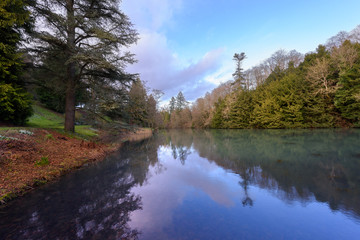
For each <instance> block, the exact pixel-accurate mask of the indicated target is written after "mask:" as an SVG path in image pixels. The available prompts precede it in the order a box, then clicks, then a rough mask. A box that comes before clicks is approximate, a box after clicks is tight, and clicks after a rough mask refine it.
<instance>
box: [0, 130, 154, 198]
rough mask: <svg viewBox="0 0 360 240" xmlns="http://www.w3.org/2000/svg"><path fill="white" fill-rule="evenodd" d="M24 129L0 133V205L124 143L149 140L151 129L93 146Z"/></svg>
mask: <svg viewBox="0 0 360 240" xmlns="http://www.w3.org/2000/svg"><path fill="white" fill-rule="evenodd" d="M24 129H26V130H24ZM24 129H19V130H18V129H10V130H5V131H1V132H0V205H5V204H7V203H8V202H9V201H11V200H13V199H15V198H17V197H19V196H23V195H25V194H26V193H28V192H30V191H32V190H33V189H36V188H37V187H39V186H42V185H44V184H46V183H49V182H53V181H56V180H57V179H59V178H60V177H61V176H64V175H66V174H68V173H71V172H72V171H74V170H76V169H79V168H81V167H84V166H86V165H87V164H91V163H96V162H101V161H102V160H104V159H105V158H106V156H107V155H108V154H110V153H111V152H114V151H116V150H118V149H119V148H121V147H122V145H123V143H124V142H126V141H139V140H142V139H146V138H149V137H151V136H152V130H151V129H145V128H139V129H137V130H135V131H134V132H130V131H128V132H126V133H122V134H121V135H120V136H119V137H118V138H116V139H114V141H111V142H104V141H101V140H100V141H99V142H95V141H91V140H90V141H88V140H85V139H79V138H75V137H73V136H69V135H67V134H63V133H59V132H57V131H55V130H52V129H41V128H40V129H31V128H24Z"/></svg>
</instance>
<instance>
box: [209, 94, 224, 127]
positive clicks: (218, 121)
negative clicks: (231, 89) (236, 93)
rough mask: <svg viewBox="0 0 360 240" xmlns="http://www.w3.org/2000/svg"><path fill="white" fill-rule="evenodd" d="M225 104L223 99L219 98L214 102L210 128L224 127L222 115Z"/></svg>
mask: <svg viewBox="0 0 360 240" xmlns="http://www.w3.org/2000/svg"><path fill="white" fill-rule="evenodd" d="M225 106H226V104H225V100H224V99H221V98H220V99H219V100H218V101H217V103H215V113H214V116H213V118H212V121H211V124H210V127H211V128H224V124H223V116H222V115H223V111H224V109H225Z"/></svg>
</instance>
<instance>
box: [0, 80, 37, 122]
mask: <svg viewBox="0 0 360 240" xmlns="http://www.w3.org/2000/svg"><path fill="white" fill-rule="evenodd" d="M32 113H33V110H32V108H31V96H30V95H29V94H28V93H27V92H25V90H23V89H21V88H16V87H13V85H11V84H5V83H0V121H4V122H10V123H13V124H15V125H21V124H24V123H25V122H26V120H27V118H28V117H30V116H31V115H32Z"/></svg>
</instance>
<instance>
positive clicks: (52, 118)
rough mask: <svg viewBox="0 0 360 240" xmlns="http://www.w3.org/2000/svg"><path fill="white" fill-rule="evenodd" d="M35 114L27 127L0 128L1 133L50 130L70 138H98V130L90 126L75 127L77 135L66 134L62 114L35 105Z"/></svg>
mask: <svg viewBox="0 0 360 240" xmlns="http://www.w3.org/2000/svg"><path fill="white" fill-rule="evenodd" d="M33 109H34V114H33V115H32V116H31V117H30V118H29V120H28V122H27V124H26V126H25V127H0V133H1V132H6V131H8V130H12V129H14V130H17V129H24V128H30V129H31V128H48V129H54V130H56V131H58V132H61V133H64V134H66V135H68V136H70V137H77V138H85V139H90V138H93V137H95V136H97V135H98V134H97V130H96V129H93V128H92V127H91V126H90V125H77V126H75V133H65V131H64V117H63V116H62V114H60V113H56V112H54V111H51V110H49V109H46V108H44V107H42V106H39V105H37V104H34V105H33Z"/></svg>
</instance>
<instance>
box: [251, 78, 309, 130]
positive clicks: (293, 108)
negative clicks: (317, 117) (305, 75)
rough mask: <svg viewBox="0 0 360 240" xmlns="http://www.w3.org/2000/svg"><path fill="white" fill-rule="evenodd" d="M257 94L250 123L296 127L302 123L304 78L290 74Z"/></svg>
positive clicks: (303, 125) (263, 125) (258, 125)
mask: <svg viewBox="0 0 360 240" xmlns="http://www.w3.org/2000/svg"><path fill="white" fill-rule="evenodd" d="M260 92H261V93H259V94H258V96H259V98H258V99H257V103H256V106H255V107H254V112H253V116H254V120H253V121H252V124H253V125H254V126H256V127H261V128H298V127H306V125H305V124H304V116H303V112H304V99H305V89H304V80H303V79H301V78H300V77H298V75H296V74H290V75H288V76H286V77H284V78H282V79H280V80H279V81H275V82H271V83H269V85H268V86H267V88H265V89H264V90H262V91H260Z"/></svg>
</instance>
